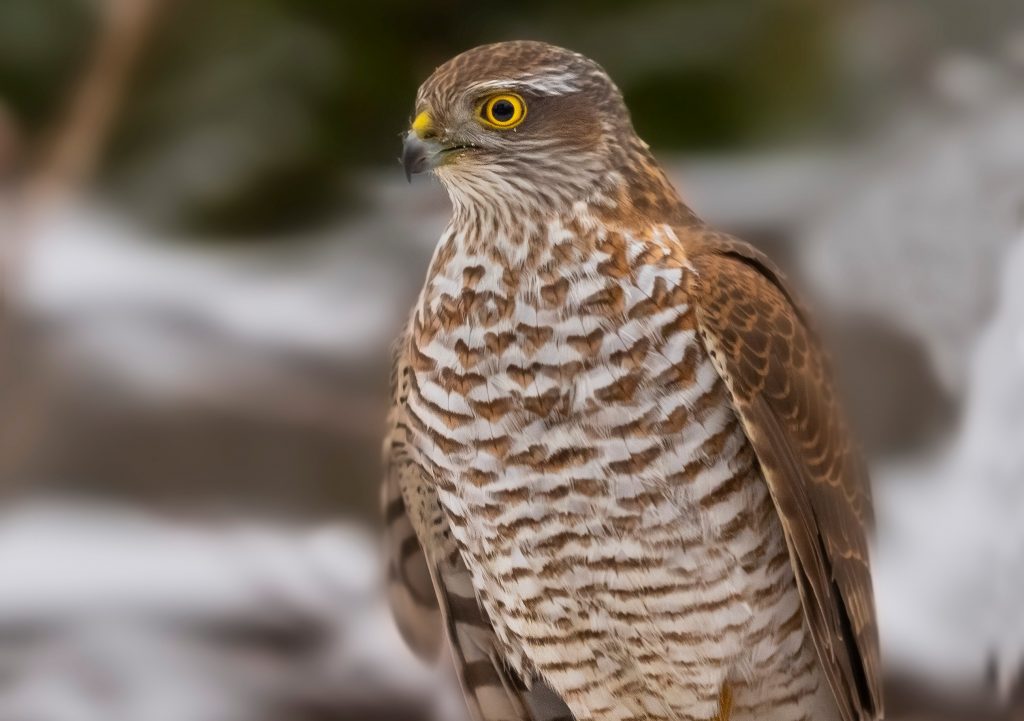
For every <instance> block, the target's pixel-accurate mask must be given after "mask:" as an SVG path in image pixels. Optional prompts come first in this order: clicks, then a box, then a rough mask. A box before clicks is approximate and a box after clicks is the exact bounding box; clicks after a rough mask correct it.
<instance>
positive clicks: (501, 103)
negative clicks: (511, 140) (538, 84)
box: [480, 93, 526, 130]
mask: <svg viewBox="0 0 1024 721" xmlns="http://www.w3.org/2000/svg"><path fill="white" fill-rule="evenodd" d="M480 117H481V118H483V121H484V123H485V124H486V125H489V126H491V127H492V128H498V129H499V130H508V129H509V128H514V127H516V126H517V125H519V123H521V122H523V119H524V118H526V103H524V102H523V99H522V98H521V97H519V96H518V95H514V94H512V93H503V94H502V95H495V96H494V97H491V98H488V99H487V100H485V101H484V103H483V105H481V106H480Z"/></svg>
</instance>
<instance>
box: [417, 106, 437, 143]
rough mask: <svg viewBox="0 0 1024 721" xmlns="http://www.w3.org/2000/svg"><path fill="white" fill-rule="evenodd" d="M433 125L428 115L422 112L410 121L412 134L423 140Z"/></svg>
mask: <svg viewBox="0 0 1024 721" xmlns="http://www.w3.org/2000/svg"><path fill="white" fill-rule="evenodd" d="M433 124H434V121H433V119H432V118H431V117H430V113H428V112H427V111H426V110H424V111H423V112H422V113H420V114H419V115H417V116H416V119H415V120H413V121H412V132H414V133H416V135H417V136H418V137H419V138H420V139H423V138H424V137H426V135H427V133H429V132H430V130H431V128H432V127H433Z"/></svg>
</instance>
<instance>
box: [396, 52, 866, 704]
mask: <svg viewBox="0 0 1024 721" xmlns="http://www.w3.org/2000/svg"><path fill="white" fill-rule="evenodd" d="M402 162H403V163H404V165H405V169H406V172H407V173H408V174H412V173H421V172H426V171H431V172H432V173H433V174H434V175H435V176H436V177H437V178H438V179H439V180H440V182H441V183H442V184H443V186H444V187H445V189H446V190H447V192H448V195H449V196H450V199H451V202H452V206H453V214H452V218H451V221H450V223H449V224H448V226H447V228H446V230H445V231H444V233H443V235H442V236H441V239H440V241H439V243H438V245H437V248H436V251H435V252H434V255H433V258H432V260H431V262H430V266H429V270H428V272H427V276H426V280H425V283H424V285H423V289H422V291H421V293H420V296H419V299H418V301H417V302H416V304H415V306H414V308H413V310H412V313H411V317H410V319H409V321H408V325H407V327H406V328H405V331H404V334H403V335H402V336H401V338H400V339H399V341H398V343H397V345H396V353H395V360H394V375H393V383H392V386H393V400H392V406H391V411H390V416H389V423H388V431H387V438H386V440H385V443H384V451H385V466H386V472H385V478H384V502H385V514H386V518H387V522H388V524H389V531H388V533H389V537H390V547H391V550H390V581H391V583H390V596H391V602H392V607H393V610H394V612H395V615H396V618H397V622H398V625H399V627H400V629H401V631H402V633H403V635H404V636H405V638H406V639H407V641H408V642H409V643H410V644H411V646H412V647H413V648H414V649H415V650H417V651H418V652H419V653H420V654H421V655H423V656H425V657H436V654H437V653H439V648H440V645H441V644H442V643H443V639H447V643H448V645H449V646H450V650H451V652H452V656H453V658H454V661H455V665H456V668H457V671H458V675H459V678H460V680H461V684H462V688H463V691H464V693H465V696H466V698H467V701H468V705H469V707H470V711H471V714H472V716H473V717H474V719H477V720H478V721H494V720H498V719H500V720H503V721H513V720H519V719H536V720H538V721H547V720H548V719H554V718H564V719H571V718H572V719H576V720H577V721H591V720H593V721H625V720H626V719H651V720H654V719H673V720H683V719H698V720H702V721H703V720H706V719H717V720H720V721H725V720H726V719H733V720H734V721H742V720H747V719H750V720H754V719H757V720H758V721H797V720H798V719H809V720H813V721H874V719H878V718H880V717H881V713H882V702H881V698H880V682H879V653H878V639H877V630H876V623H875V613H874V602H873V596H872V590H871V573H870V567H869V565H868V555H867V545H866V540H865V533H866V531H865V528H866V527H867V526H868V525H869V524H870V515H871V508H870V507H871V500H870V496H869V492H868V486H867V482H866V475H865V472H864V468H863V466H862V463H861V461H860V460H859V458H858V456H857V453H856V451H855V449H854V447H853V445H852V444H851V441H850V440H849V434H848V432H847V430H846V428H845V424H844V421H843V419H842V417H841V414H840V412H839V411H838V409H837V403H836V400H835V397H834V393H833V390H832V388H831V387H830V384H829V380H828V375H829V374H828V370H827V362H826V360H825V358H824V355H823V353H822V352H821V351H820V350H819V348H818V345H817V343H816V341H815V337H814V334H813V332H812V330H811V328H810V325H809V321H808V319H807V316H806V313H805V311H804V310H803V309H802V307H801V305H800V304H799V303H798V301H797V300H796V299H795V297H794V295H793V293H792V291H791V290H790V289H789V287H788V286H787V284H786V281H785V280H784V279H783V277H782V274H781V273H780V272H779V270H778V269H777V268H776V267H775V265H773V263H772V262H771V261H770V260H769V259H768V258H766V257H765V256H764V255H762V254H761V253H759V252H758V251H757V250H755V249H754V248H752V247H751V246H749V245H746V244H745V243H743V242H741V241H739V240H735V239H733V238H731V237H729V236H726V235H724V234H722V233H718V232H715V231H714V230H712V229H711V228H709V227H708V226H707V225H705V224H704V223H703V222H702V221H701V220H699V219H698V218H697V217H696V216H695V215H694V214H693V213H692V212H691V211H690V210H689V209H688V208H687V207H686V205H685V204H684V203H683V201H682V200H681V199H680V197H679V195H678V193H677V192H676V190H675V189H674V188H673V187H672V185H671V183H670V182H669V181H668V179H667V177H666V175H665V173H664V171H663V170H662V169H661V168H660V167H659V165H658V163H657V162H656V161H655V160H654V158H653V156H652V154H651V152H650V150H649V148H648V146H647V145H646V144H645V143H644V142H643V141H642V140H641V139H640V138H639V137H637V135H636V133H635V131H634V129H633V126H632V122H631V120H630V116H629V113H628V111H627V109H626V106H625V104H624V102H623V98H622V95H621V93H620V92H619V90H618V88H617V87H616V86H615V84H614V83H613V82H612V81H611V79H610V78H609V77H608V75H607V74H606V73H605V72H604V70H602V68H601V67H600V66H599V65H597V64H596V63H595V62H593V61H592V60H589V59H587V58H586V57H584V56H582V55H579V54H577V53H574V52H571V51H568V50H564V49H561V48H557V47H553V46H550V45H547V44H543V43H538V42H506V43H498V44H494V45H487V46H482V47H478V48H475V49H472V50H469V51H467V52H465V53H463V54H461V55H459V56H457V57H455V58H454V59H452V60H450V61H448V62H447V63H445V64H444V65H442V66H441V67H439V68H438V69H437V70H436V71H435V72H434V73H433V75H431V77H430V78H429V79H428V80H427V81H426V82H425V83H424V84H423V85H422V87H421V88H420V90H419V93H418V95H417V98H416V114H415V120H414V121H413V122H412V127H411V129H410V130H409V132H408V134H407V136H406V137H405V141H404V148H403V153H402Z"/></svg>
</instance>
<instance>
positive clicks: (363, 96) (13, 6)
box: [0, 0, 840, 235]
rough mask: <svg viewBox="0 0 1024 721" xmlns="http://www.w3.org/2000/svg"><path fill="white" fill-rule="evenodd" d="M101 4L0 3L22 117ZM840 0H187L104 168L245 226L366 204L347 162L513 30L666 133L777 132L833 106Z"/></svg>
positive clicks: (78, 62)
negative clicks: (416, 99)
mask: <svg viewBox="0 0 1024 721" xmlns="http://www.w3.org/2000/svg"><path fill="white" fill-rule="evenodd" d="M100 5H101V3H98V2H96V1H95V0H94V2H92V3H86V2H83V0H78V1H77V2H76V1H75V0H3V2H2V3H0V98H4V99H5V100H4V102H6V103H7V104H8V105H9V110H10V111H11V112H12V113H13V114H14V115H15V117H16V118H17V119H18V120H19V121H20V122H21V124H22V126H23V130H24V131H26V132H27V133H28V134H29V136H30V137H31V135H32V134H33V133H35V132H36V131H39V130H41V129H42V128H45V127H46V120H47V119H48V118H51V117H52V114H53V112H54V111H55V110H56V108H58V107H59V104H60V102H61V100H62V98H63V96H64V94H66V85H67V79H68V78H69V77H71V76H73V74H74V73H75V71H76V70H78V69H79V68H80V67H82V58H83V52H84V50H85V49H87V47H88V43H89V41H90V39H91V38H92V36H93V33H94V29H95V25H96V17H95V9H96V8H97V7H98V6H100ZM839 5H840V4H839V3H836V4H831V3H822V2H816V1H814V0H685V1H679V0H676V1H669V0H642V1H636V2H624V1H613V0H590V1H589V2H557V3H555V2H544V1H542V0H519V1H518V2H516V3H505V4H497V3H480V2H469V1H468V0H438V1H436V2H412V1H411V0H374V1H372V2H342V1H341V0H211V1H208V2H198V1H196V0H191V1H190V0H179V2H176V3H169V6H170V7H169V10H168V12H166V14H165V16H164V18H163V19H162V21H161V22H160V24H159V26H158V27H157V28H156V31H155V33H154V34H153V36H152V38H150V40H149V42H148V43H147V46H146V51H145V54H144V57H143V59H142V61H141V63H140V66H139V67H138V68H137V71H136V73H135V75H134V79H133V83H132V87H131V89H130V92H129V94H128V97H127V98H126V102H125V104H124V107H123V109H122V112H121V114H120V115H119V119H118V123H117V127H116V128H115V129H114V132H113V134H112V137H111V139H110V144H109V146H108V148H107V152H106V155H105V162H104V165H103V172H102V180H103V181H104V184H105V187H106V188H108V189H109V190H110V191H111V192H112V193H115V194H116V195H117V197H119V198H121V199H122V200H123V201H124V202H125V204H126V205H127V206H128V207H131V208H133V209H135V210H137V211H138V212H140V213H142V214H144V215H146V216H147V217H149V218H150V219H153V220H156V221H158V222H161V223H163V224H167V225H171V226H188V227H189V228H191V229H193V230H201V231H211V232H216V233H220V234H225V233H237V234H243V235H251V234H253V233H259V234H272V233H274V232H275V231H283V230H288V229H293V228H295V227H297V226H300V225H303V224H310V223H315V222H317V221H318V220H320V219H321V218H323V217H324V216H325V215H326V214H328V213H333V212H336V211H337V210H338V209H339V208H344V207H346V206H347V207H349V208H355V207H358V205H359V200H360V193H359V178H360V177H361V176H359V175H358V174H357V173H355V172H354V171H356V170H357V169H359V168H364V167H367V166H375V165H376V166H383V165H387V164H388V163H391V162H393V160H394V158H395V156H396V155H397V152H398V140H397V136H398V134H399V132H400V131H402V130H403V128H404V127H405V126H406V123H407V122H408V118H409V114H410V112H411V109H412V100H413V96H414V93H415V90H416V87H417V86H418V84H419V83H420V82H421V81H422V80H423V79H424V78H425V77H426V76H427V75H429V73H430V72H431V70H432V69H433V68H434V67H436V66H437V65H438V64H440V63H441V62H443V61H444V60H445V59H447V58H448V57H450V56H452V55H453V54H455V53H457V52H459V51H461V50H463V49H465V48H468V47H471V46H473V45H477V44H480V43H484V42H492V41H496V40H504V39H514V38H534V39H542V40H547V41H550V42H554V43H558V44H561V45H566V46H569V47H572V48H574V49H577V50H580V51H582V52H584V53H586V54H588V55H590V56H592V57H594V58H595V59H597V60H599V61H600V62H601V63H602V64H603V65H604V66H605V67H606V68H607V69H608V70H609V72H610V73H611V74H612V76H613V77H614V78H615V79H616V80H617V81H618V83H619V84H620V86H621V87H622V88H623V91H624V93H625V95H626V98H627V101H628V102H629V104H630V107H631V109H632V111H633V115H634V119H635V122H636V125H637V128H638V130H639V131H640V133H641V135H642V136H643V137H645V139H647V140H648V141H649V142H650V143H651V144H652V145H654V146H655V147H656V148H657V149H659V150H660V151H672V150H678V151H681V150H687V151H704V150H721V149H731V148H738V147H749V146H752V145H757V144H763V143H769V142H774V141H778V140H781V139H785V138H787V137H791V136H793V135H796V134H806V133H807V132H809V131H810V130H812V129H813V128H814V127H815V126H816V125H819V124H821V122H822V120H823V118H825V117H826V114H825V113H824V112H821V109H822V108H824V107H826V106H827V104H828V103H827V100H828V94H829V92H830V88H831V83H830V74H831V72H832V68H833V59H832V58H831V57H830V55H829V50H830V47H831V44H830V42H829V34H830V32H832V27H833V22H834V20H835V16H836V13H837V12H838V11H837V9H836V8H837V7H838V6H839ZM396 172H397V166H396Z"/></svg>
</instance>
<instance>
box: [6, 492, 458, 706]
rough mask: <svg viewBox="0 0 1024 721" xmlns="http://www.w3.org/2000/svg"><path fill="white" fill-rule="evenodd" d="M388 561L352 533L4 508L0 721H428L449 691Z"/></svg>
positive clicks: (356, 531)
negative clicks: (400, 617)
mask: <svg viewBox="0 0 1024 721" xmlns="http://www.w3.org/2000/svg"><path fill="white" fill-rule="evenodd" d="M380 568H381V563H380V559H379V557H378V553H377V552H376V549H375V546H374V544H373V542H372V540H370V539H369V538H368V536H367V534H365V533H364V532H363V531H361V530H359V529H355V528H352V527H344V526H324V527H319V528H286V527H275V526H268V525H260V524H254V523H248V524H221V525H216V524H207V525H198V524H190V523H180V522H172V521H169V520H156V519H154V518H151V517H149V516H144V515H139V514H135V513H130V512H127V511H123V510H117V509H112V508H95V507H94V508H83V507H74V508H72V507H53V506H34V507H20V508H15V509H10V510H7V511H5V512H4V513H3V515H2V516H0V588H3V589H4V593H3V594H0V670H2V678H3V683H0V720H2V721H24V719H29V718H33V719H46V720H47V721H92V719H96V720H97V721H101V720H102V721H165V720H166V721H235V720H238V721H250V720H253V721H259V720H261V719H266V718H294V719H301V718H305V717H304V716H303V715H302V711H301V710H302V709H306V708H309V709H314V710H316V709H319V710H320V712H321V713H324V715H311V717H313V718H317V719H321V718H339V719H340V718H347V716H346V713H349V712H350V711H351V709H353V708H358V709H363V710H364V714H363V715H365V716H366V717H368V718H369V717H382V716H386V715H387V714H389V713H390V714H392V715H393V714H396V713H397V714H398V717H399V718H401V717H403V714H409V713H412V712H413V711H416V712H417V713H418V714H419V715H418V716H415V717H416V718H423V719H429V718H431V717H432V716H433V715H434V714H433V712H432V709H434V708H435V707H436V706H437V704H439V703H441V701H439V700H438V699H439V697H440V698H441V699H443V698H445V695H444V694H443V693H442V694H439V693H438V690H439V689H443V688H446V686H445V683H444V681H443V680H442V678H441V676H440V675H439V673H438V672H437V671H435V670H430V669H427V668H425V667H424V666H423V665H421V664H420V663H419V662H418V661H417V660H415V659H414V658H413V657H412V656H411V655H410V654H409V652H408V651H407V650H406V649H405V647H404V644H403V642H402V641H401V639H400V638H399V637H398V634H397V631H396V630H395V628H394V625H393V623H392V622H391V619H390V616H389V613H388V610H387V609H386V608H385V607H384V606H383V604H382V601H381V598H382V596H381V592H380V583H381V578H380ZM325 709H326V710H331V709H334V710H335V711H336V714H337V715H329V714H327V713H325V712H324V710H325Z"/></svg>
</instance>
